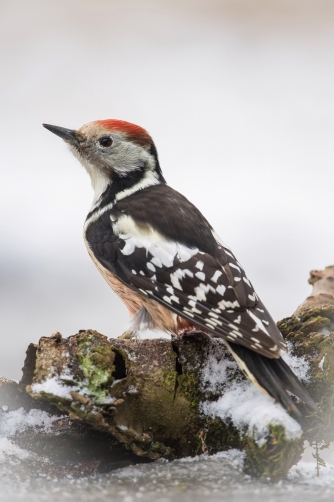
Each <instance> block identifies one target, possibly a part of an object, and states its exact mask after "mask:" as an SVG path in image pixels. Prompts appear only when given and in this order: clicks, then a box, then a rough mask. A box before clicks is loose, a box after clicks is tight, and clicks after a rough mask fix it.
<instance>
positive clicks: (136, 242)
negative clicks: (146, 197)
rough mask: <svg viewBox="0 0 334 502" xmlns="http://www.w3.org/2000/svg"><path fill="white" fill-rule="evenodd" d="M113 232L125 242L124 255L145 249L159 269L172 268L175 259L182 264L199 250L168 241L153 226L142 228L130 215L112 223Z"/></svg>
mask: <svg viewBox="0 0 334 502" xmlns="http://www.w3.org/2000/svg"><path fill="white" fill-rule="evenodd" d="M111 224H112V227H113V231H114V233H115V234H116V235H118V236H119V237H120V238H121V239H123V240H124V241H125V246H124V247H123V249H121V252H122V254H123V255H127V256H129V255H131V254H133V253H134V251H135V250H136V248H144V249H146V251H147V252H149V253H150V254H151V255H152V259H150V261H151V263H153V264H154V265H156V266H157V267H162V266H163V267H167V268H168V267H172V266H173V263H174V260H175V258H177V259H178V260H179V261H180V262H186V261H188V260H189V259H190V258H191V257H192V256H194V255H195V254H197V253H198V251H199V250H198V248H194V249H191V248H188V247H187V246H184V245H183V244H179V243H178V242H173V241H168V240H166V239H165V238H164V236H163V235H161V234H160V233H159V232H157V231H156V230H154V229H153V228H152V227H151V226H147V227H145V228H140V227H139V226H138V225H137V224H136V222H135V221H134V220H133V219H132V218H131V216H128V215H122V216H121V217H119V218H118V219H117V221H115V222H113V221H111Z"/></svg>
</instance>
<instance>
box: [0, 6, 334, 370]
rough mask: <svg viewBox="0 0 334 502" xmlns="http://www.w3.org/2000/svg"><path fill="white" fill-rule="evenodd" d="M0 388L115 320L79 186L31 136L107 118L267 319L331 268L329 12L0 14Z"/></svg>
mask: <svg viewBox="0 0 334 502" xmlns="http://www.w3.org/2000/svg"><path fill="white" fill-rule="evenodd" d="M0 10H1V12H0V23H1V27H0V36H1V56H0V57H1V66H0V68H1V77H0V97H1V121H0V128H1V131H0V139H1V148H0V166H1V182H0V208H1V220H0V225H1V229H0V235H1V247H0V258H1V259H0V306H1V314H0V322H1V326H0V336H1V351H0V373H1V374H3V375H6V376H7V377H12V378H20V374H21V372H20V368H21V366H22V363H23V360H24V351H25V349H26V347H27V345H28V343H29V342H37V341H38V339H39V337H41V336H49V335H50V334H51V333H52V332H53V331H54V330H59V331H60V332H61V333H62V334H63V335H65V336H68V335H72V334H74V333H76V332H77V330H78V329H85V328H94V329H96V330H98V331H100V332H101V333H104V334H106V335H108V336H118V335H119V334H121V333H122V332H123V330H124V329H125V328H126V326H127V312H126V310H125V308H124V307H123V305H122V304H121V302H120V301H119V300H118V299H117V298H116V296H115V295H114V293H113V292H112V291H111V290H110V289H109V287H108V286H107V284H106V283H104V281H103V279H102V277H101V276H100V275H99V273H98V272H97V271H96V270H95V267H94V265H93V264H92V263H91V261H90V258H89V257H88V254H87V252H86V249H85V247H84V244H83V240H82V226H83V222H84V219H85V216H86V213H87V211H88V208H89V206H90V203H91V199H92V191H91V187H90V182H89V179H88V176H87V174H86V173H85V172H84V170H83V168H81V167H80V165H79V163H78V162H77V161H76V160H75V159H74V157H72V155H71V154H70V153H69V152H68V151H67V148H66V145H65V144H64V143H63V142H62V141H61V140H60V139H59V138H57V137H55V136H53V135H52V134H50V133H49V132H48V131H46V130H44V129H43V128H42V126H41V124H42V122H47V123H51V124H56V125H60V126H63V127H69V128H76V127H79V126H81V125H82V124H83V123H85V122H89V121H91V120H94V119H106V118H119V119H124V120H128V121H131V122H134V123H137V124H140V125H141V126H143V127H145V128H146V129H148V131H149V132H150V133H151V134H152V136H153V138H154V140H155V142H156V145H157V148H158V151H159V154H160V159H161V164H162V167H163V169H164V173H165V176H166V178H167V180H168V181H169V183H170V184H171V185H172V186H173V187H174V188H176V189H177V190H179V191H181V192H182V193H184V194H185V195H186V196H187V197H188V198H189V199H190V200H191V201H193V202H194V203H195V204H196V205H197V206H198V207H199V208H200V209H201V210H202V212H203V213H204V214H205V216H206V217H207V218H208V219H209V220H210V221H211V223H212V224H213V226H214V227H215V228H216V230H217V232H218V233H219V234H220V235H221V236H222V238H223V239H224V240H225V241H226V242H227V243H229V244H230V246H231V247H232V249H233V250H234V252H235V253H236V255H237V257H238V258H239V260H240V262H241V263H242V264H243V266H244V267H245V269H246V271H247V273H248V276H249V277H250V279H251V280H252V282H253V284H254V285H255V287H256V288H257V291H258V293H259V295H260V296H261V297H262V299H263V300H264V302H265V303H266V305H267V306H268V308H269V309H270V310H271V312H272V314H273V316H274V318H275V319H276V320H278V319H279V318H282V317H285V316H288V315H290V314H291V313H292V312H293V311H294V310H295V308H296V307H297V305H298V304H299V303H300V302H301V301H302V300H303V299H304V298H305V297H306V296H307V295H308V294H309V292H310V286H308V284H307V279H308V274H309V270H310V269H313V268H323V267H325V266H326V265H330V264H333V263H334V232H333V206H334V200H333V193H334V169H333V161H334V149H333V133H334V99H333V93H334V4H333V2H332V1H328V2H325V1H322V0H318V1H317V2H315V1H308V0H300V1H299V0H277V1H276V0H272V1H270V0H268V1H260V0H251V1H250V0H231V1H224V0H221V1H218V0H216V1H215V0H199V1H196V0H192V1H190V0H189V1H187V0H175V1H174V0H161V1H157V0H151V1H150V0H48V1H47V2H46V1H45V0H28V1H27V0H1V1H0Z"/></svg>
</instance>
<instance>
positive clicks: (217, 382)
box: [201, 354, 238, 392]
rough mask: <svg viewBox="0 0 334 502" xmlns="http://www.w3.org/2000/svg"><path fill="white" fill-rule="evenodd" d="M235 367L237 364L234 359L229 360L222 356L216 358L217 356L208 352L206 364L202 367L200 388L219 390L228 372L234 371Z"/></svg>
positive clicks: (212, 390)
mask: <svg viewBox="0 0 334 502" xmlns="http://www.w3.org/2000/svg"><path fill="white" fill-rule="evenodd" d="M237 368H238V365H237V363H236V362H235V361H231V360H230V359H228V358H227V357H224V356H222V358H221V359H220V360H218V359H217V356H215V355H214V354H210V355H209V356H208V358H207V364H206V365H205V367H204V368H203V369H202V374H201V382H202V389H203V390H207V391H211V392H219V390H220V389H221V386H222V384H224V383H225V382H226V381H227V379H228V376H229V374H231V372H235V371H236V370H237Z"/></svg>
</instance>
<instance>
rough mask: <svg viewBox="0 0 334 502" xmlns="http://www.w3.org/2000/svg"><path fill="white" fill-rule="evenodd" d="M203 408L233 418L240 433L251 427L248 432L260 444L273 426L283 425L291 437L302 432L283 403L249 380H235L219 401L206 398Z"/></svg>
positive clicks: (211, 412)
mask: <svg viewBox="0 0 334 502" xmlns="http://www.w3.org/2000/svg"><path fill="white" fill-rule="evenodd" d="M201 407H202V411H203V413H204V414H205V415H208V416H210V417H213V418H215V417H219V418H221V419H222V420H223V421H229V420H232V422H233V425H234V426H235V427H237V429H238V430H239V431H240V432H243V431H244V430H245V428H247V434H248V435H250V436H253V437H254V439H255V441H256V442H257V443H258V444H259V445H260V446H261V444H263V443H264V442H265V440H266V437H267V435H268V432H269V428H268V426H269V425H282V426H283V427H284V429H285V435H286V438H287V439H291V440H292V439H297V438H299V437H300V436H301V434H302V428H301V426H300V425H299V424H298V423H297V422H296V421H295V420H294V419H293V418H292V417H290V416H289V415H288V414H287V413H286V411H285V410H284V409H283V408H282V406H281V405H280V404H278V403H275V401H274V399H273V398H272V397H270V396H268V395H267V394H264V393H263V392H261V391H260V390H259V389H258V388H256V387H255V386H254V385H253V384H252V383H251V382H248V381H242V382H234V383H232V384H231V385H229V386H228V387H227V388H226V390H225V393H224V395H223V396H222V397H221V398H219V399H218V401H213V402H210V401H206V402H204V403H202V405H201Z"/></svg>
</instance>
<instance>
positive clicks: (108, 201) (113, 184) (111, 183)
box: [87, 170, 166, 219]
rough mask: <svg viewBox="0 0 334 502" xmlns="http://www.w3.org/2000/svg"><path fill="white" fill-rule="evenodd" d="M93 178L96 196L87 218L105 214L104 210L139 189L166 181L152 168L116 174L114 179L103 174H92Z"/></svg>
mask: <svg viewBox="0 0 334 502" xmlns="http://www.w3.org/2000/svg"><path fill="white" fill-rule="evenodd" d="M91 180H92V186H93V189H94V198H93V203H92V206H91V209H90V212H89V214H88V216H87V219H88V218H90V216H92V215H93V214H95V213H97V212H98V213H99V214H103V213H104V210H107V209H110V208H111V207H112V206H113V205H114V204H116V203H117V201H119V200H122V199H125V198H126V197H129V196H130V195H132V194H134V193H136V192H137V191H138V190H142V189H143V188H148V187H150V186H153V185H158V184H161V183H163V184H165V183H166V182H165V180H164V178H163V177H162V175H160V173H157V172H156V171H151V170H147V171H145V170H136V171H132V172H131V173H129V175H127V176H119V175H117V174H114V176H113V178H112V179H111V178H107V177H106V176H104V175H102V174H101V175H100V176H99V177H92V176H91Z"/></svg>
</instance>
